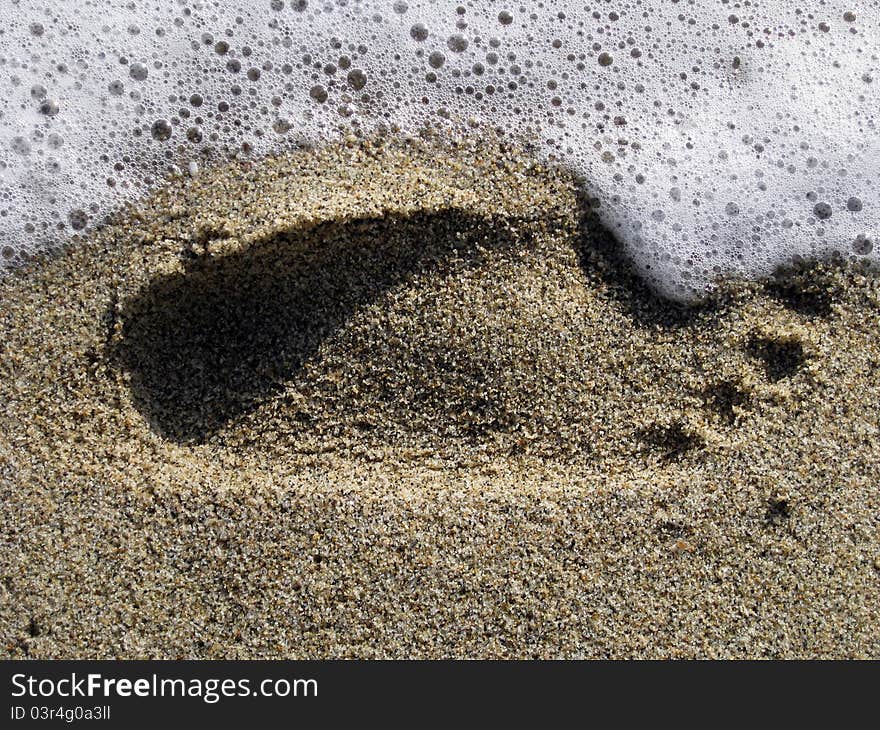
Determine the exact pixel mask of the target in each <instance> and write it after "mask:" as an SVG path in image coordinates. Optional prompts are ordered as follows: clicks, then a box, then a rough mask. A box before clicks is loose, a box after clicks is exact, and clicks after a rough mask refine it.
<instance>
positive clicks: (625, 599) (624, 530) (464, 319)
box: [0, 140, 880, 658]
mask: <svg viewBox="0 0 880 730" xmlns="http://www.w3.org/2000/svg"><path fill="white" fill-rule="evenodd" d="M577 190H578V187H577V185H576V184H575V181H574V180H573V179H572V178H571V177H570V176H568V175H567V174H565V173H564V172H562V171H561V170H560V169H557V168H554V167H552V166H546V165H543V164H539V163H537V162H535V161H534V159H533V158H532V156H531V155H530V154H528V153H527V152H526V151H525V150H523V149H522V148H520V147H516V146H514V145H511V144H509V143H503V142H501V141H498V140H485V141H483V142H479V143H477V142H470V141H465V142H458V143H453V142H450V141H448V140H445V141H444V140H420V141H410V142H403V141H401V142H395V143H391V142H385V143H381V142H378V141H374V142H357V143H355V142H352V141H349V142H348V143H340V144H334V145H328V146H326V147H323V148H320V149H317V150H312V149H309V150H303V151H300V152H292V153H289V154H285V155H280V156H277V157H273V158H268V159H265V160H263V161H262V162H259V163H251V162H249V163H239V162H235V163H230V164H227V165H224V166H220V167H218V168H215V169H210V170H205V171H203V172H202V173H201V174H200V175H199V176H197V177H195V178H192V179H189V178H186V179H184V178H181V179H179V180H177V181H175V182H173V183H172V184H171V185H170V186H168V187H166V188H165V189H164V190H162V191H160V192H158V193H156V194H155V195H154V196H153V197H151V198H150V199H148V200H146V201H145V202H143V203H142V204H140V205H139V206H138V207H132V208H130V209H128V210H125V211H123V212H121V213H119V214H118V215H117V216H116V217H115V218H114V219H113V220H110V221H108V222H107V223H106V225H104V226H103V227H102V228H100V229H99V230H97V231H95V232H93V233H90V234H89V235H88V236H85V237H83V238H82V240H79V241H75V242H74V244H75V245H71V246H70V248H69V250H67V251H65V252H56V253H55V254H54V255H51V256H47V257H44V258H43V259H40V260H36V261H34V262H31V263H30V264H29V265H28V266H26V267H24V268H23V269H22V270H19V271H17V272H14V273H13V274H11V275H8V276H6V277H4V278H2V279H0V403H2V404H3V408H2V410H0V494H2V505H3V509H2V511H0V639H2V647H3V653H4V655H6V656H8V657H15V658H22V657H30V658H45V657H64V658H74V657H75V658H88V657H126V658H135V657H139V658H149V657H161V658H178V657H186V658H286V657H291V658H293V657H313V658H316V657H522V658H529V657H742V658H757V657H866V658H880V489H878V481H880V409H878V404H880V285H878V281H877V279H876V277H874V276H870V275H868V274H867V273H866V272H865V271H863V270H861V269H860V268H858V267H857V266H854V265H851V264H849V265H844V264H842V263H839V262H837V263H835V262H833V261H831V262H827V263H824V264H815V265H812V266H809V267H802V268H799V269H795V270H791V271H788V272H784V273H782V272H781V273H780V274H779V275H777V276H776V277H775V278H773V279H770V280H766V281H761V282H755V283H739V282H727V283H722V284H719V285H718V287H717V289H716V291H715V293H714V294H713V296H712V297H711V298H710V299H708V300H707V301H705V302H704V303H703V304H701V305H699V306H696V307H691V308H685V307H682V306H680V305H675V304H672V303H668V302H664V301H662V300H660V299H658V298H656V297H655V296H653V295H652V294H651V293H650V292H649V291H648V290H647V288H646V287H645V286H644V285H643V284H641V283H640V282H639V281H638V280H637V279H635V278H634V277H633V276H632V275H631V274H629V273H627V268H626V267H625V265H624V262H623V261H622V260H621V259H620V257H619V256H618V254H617V250H618V249H617V247H616V246H615V245H614V243H613V241H611V240H609V237H608V236H607V235H606V234H604V233H603V231H602V230H601V228H599V227H598V226H596V225H595V223H594V219H593V214H592V211H591V208H590V206H589V204H587V203H586V202H585V201H584V199H583V198H582V196H581V195H579V194H578V192H577Z"/></svg>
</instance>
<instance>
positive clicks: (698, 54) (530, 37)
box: [0, 0, 880, 299]
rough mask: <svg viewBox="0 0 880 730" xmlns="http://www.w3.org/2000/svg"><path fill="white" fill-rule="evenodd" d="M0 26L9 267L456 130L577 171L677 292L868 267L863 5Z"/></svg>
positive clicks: (137, 17) (221, 14) (873, 20)
mask: <svg viewBox="0 0 880 730" xmlns="http://www.w3.org/2000/svg"><path fill="white" fill-rule="evenodd" d="M237 5H238V7H236V6H237ZM303 6H305V7H304V8H303ZM0 28H3V32H2V34H0V223H2V229H0V230H2V233H0V250H2V256H0V260H2V261H4V262H5V263H6V264H7V265H8V264H13V263H15V261H17V260H18V259H19V258H20V255H21V254H22V253H23V252H24V253H27V252H34V251H36V250H39V249H41V248H44V247H47V246H52V245H55V244H57V243H58V242H59V241H62V240H64V239H65V238H66V237H67V236H68V235H69V234H70V233H71V231H72V230H73V229H76V228H80V227H81V226H82V225H83V224H87V225H91V224H93V223H94V222H95V221H98V220H100V219H101V217H102V216H103V215H104V214H106V213H107V212H109V211H111V210H112V209H114V208H116V207H117V206H119V205H120V204H121V203H122V202H123V201H126V200H130V199H132V198H133V197H135V196H138V195H141V194H142V193H143V192H144V191H145V190H146V189H147V188H148V187H149V186H150V185H152V184H155V183H156V182H157V181H160V180H161V179H163V178H164V177H165V176H166V175H167V173H168V172H169V171H170V170H174V169H178V170H183V171H186V170H188V169H189V170H192V169H197V168H198V167H201V166H203V165H204V164H206V163H207V162H209V161H210V159H212V158H214V159H219V158H222V157H224V156H229V155H231V154H250V155H259V154H263V153H267V152H271V151H275V150H279V149H283V148H284V147H285V146H288V145H291V144H294V143H296V142H297V141H301V140H308V141H312V142H319V141H322V140H327V139H331V138H334V137H337V136H339V135H340V134H341V133H342V132H341V129H342V128H343V127H345V126H348V127H351V126H355V127H357V128H359V129H361V130H364V131H366V132H369V131H374V130H376V129H378V128H381V127H389V126H393V125H396V126H398V127H399V128H400V129H401V130H403V131H404V132H415V131H417V130H418V128H419V127H421V126H422V125H424V124H425V123H426V122H427V123H431V124H437V123H439V124H451V123H456V122H457V123H465V124H466V123H467V122H468V121H469V120H475V121H478V122H482V123H486V124H490V125H492V126H495V127H500V128H503V129H505V130H507V131H509V132H510V133H514V134H531V135H534V136H535V137H536V139H538V140H540V152H541V154H543V155H544V156H551V155H552V156H553V157H554V158H555V159H560V160H562V161H563V162H564V163H565V164H567V165H569V166H571V167H572V168H573V169H574V170H576V171H577V172H578V173H579V174H580V175H581V176H583V178H584V180H585V181H586V184H587V185H588V187H589V189H590V190H591V192H592V194H593V195H594V196H595V197H596V198H597V199H598V200H599V201H600V203H601V204H600V207H599V214H600V217H601V219H602V221H603V222H604V223H605V225H607V226H608V227H609V228H610V229H611V230H612V231H614V232H615V234H616V235H617V236H618V237H619V238H620V240H621V241H622V243H623V244H624V246H625V247H626V248H627V250H628V251H629V252H630V254H631V255H632V257H633V260H634V261H635V262H636V265H637V267H638V269H639V270H640V272H641V273H642V274H643V275H644V276H645V277H646V278H647V279H648V280H650V281H651V282H652V284H653V285H654V286H655V287H656V288H657V289H659V290H660V291H661V292H663V293H665V294H667V295H669V296H672V297H676V298H682V299H687V298H691V297H693V296H694V295H698V294H700V293H701V292H703V291H705V289H706V287H707V286H708V285H709V283H710V282H711V280H712V279H713V278H714V277H715V276H717V275H719V274H731V273H735V274H740V275H745V276H759V275H762V274H766V273H769V272H771V271H772V270H773V269H774V268H775V267H776V266H777V265H779V264H781V263H785V262H789V261H791V260H793V259H796V258H797V257H813V256H823V255H827V254H829V253H832V252H837V253H839V254H842V255H843V256H845V257H852V258H858V259H868V260H871V261H873V262H876V261H877V256H878V249H880V247H878V246H877V245H875V244H874V241H875V240H876V239H877V235H878V221H880V184H878V180H877V177H878V171H880V136H878V129H877V109H878V108H880V105H878V101H880V93H878V89H880V68H878V66H880V61H878V55H880V2H878V0H854V1H851V2H839V1H838V0H808V1H807V4H805V5H804V6H802V7H798V6H797V5H793V4H791V3H790V2H787V1H786V0H772V1H766V0H765V1H764V2H758V1H755V2H747V1H746V2H732V1H724V0H712V1H709V0H679V1H678V2H673V0H627V1H625V2H596V1H594V2H591V3H583V2H572V1H571V0H565V1H564V2H557V1H554V2H552V3H550V2H546V3H537V4H526V3H522V4H517V3H507V2H504V3H494V2H471V3H464V2H447V1H446V0H438V2H425V1H423V2H416V1H412V2H410V1H409V0H407V2H400V1H399V0H398V2H392V1H391V0H387V1H386V2H380V1H378V0H377V1H374V2H355V1H354V0H348V2H345V1H344V0H336V2H317V1H316V0H309V1H308V2H307V3H306V2H301V1H298V0H286V1H285V2H283V3H281V2H273V1H272V0H256V1H254V2H250V3H237V2H234V1H233V0H229V1H228V2H227V1H226V0H222V1H221V0H217V1H216V2H199V1H194V2H182V1H181V0H173V1H172V0H152V1H151V2H126V1H124V0H19V1H18V2H16V1H15V0H6V2H5V3H4V4H3V5H2V8H0ZM414 28H415V30H414ZM426 32H427V35H426ZM218 43H221V44H228V49H224V48H223V47H222V46H221V47H220V48H219V49H218V48H217V44H218ZM218 50H220V51H224V50H225V52H223V53H219V52H218ZM441 54H442V55H441ZM145 72H146V76H144V73H145ZM875 77H876V78H875ZM196 95H197V96H196ZM193 163H195V166H196V167H194V166H193ZM829 213H830V217H829V216H828V214H829Z"/></svg>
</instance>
